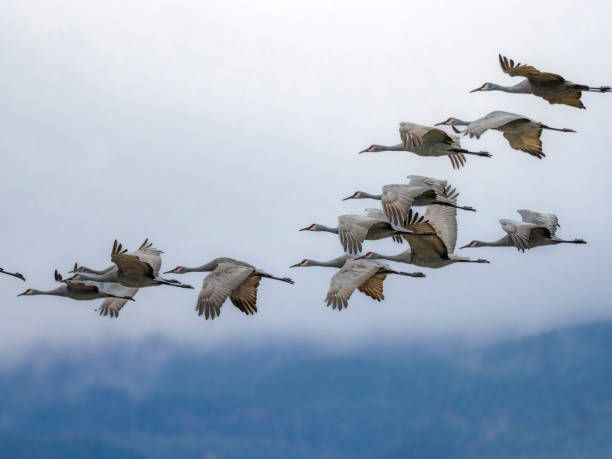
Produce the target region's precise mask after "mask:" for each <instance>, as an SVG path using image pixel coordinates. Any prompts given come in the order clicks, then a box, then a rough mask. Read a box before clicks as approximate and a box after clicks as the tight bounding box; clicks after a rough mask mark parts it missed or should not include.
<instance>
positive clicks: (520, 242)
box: [499, 219, 536, 252]
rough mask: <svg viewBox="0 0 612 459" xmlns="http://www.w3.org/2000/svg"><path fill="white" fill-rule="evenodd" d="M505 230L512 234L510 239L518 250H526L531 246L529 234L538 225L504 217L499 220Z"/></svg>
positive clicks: (509, 234)
mask: <svg viewBox="0 0 612 459" xmlns="http://www.w3.org/2000/svg"><path fill="white" fill-rule="evenodd" d="M499 223H500V224H501V227H502V228H503V230H504V231H505V232H506V233H508V236H510V241H511V242H512V245H514V246H515V247H516V248H517V250H519V251H520V252H524V251H525V250H528V249H530V248H531V245H530V244H529V236H530V234H531V230H532V229H533V228H536V225H534V224H532V223H525V222H517V221H514V220H507V219H502V220H500V221H499Z"/></svg>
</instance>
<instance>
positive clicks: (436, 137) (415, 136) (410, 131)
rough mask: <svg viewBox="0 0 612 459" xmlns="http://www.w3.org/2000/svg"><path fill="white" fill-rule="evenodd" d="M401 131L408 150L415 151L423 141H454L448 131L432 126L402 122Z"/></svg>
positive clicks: (449, 142)
mask: <svg viewBox="0 0 612 459" xmlns="http://www.w3.org/2000/svg"><path fill="white" fill-rule="evenodd" d="M399 131H400V137H401V139H402V143H403V144H404V148H405V149H407V150H408V151H413V150H414V149H415V148H417V147H419V146H420V145H421V144H422V143H423V142H443V143H448V144H451V143H453V139H452V137H450V136H449V135H448V134H447V133H446V132H444V131H443V130H442V129H438V128H435V127H431V126H421V125H420V124H415V123H408V122H401V123H400V128H399Z"/></svg>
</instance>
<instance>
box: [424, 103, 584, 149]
mask: <svg viewBox="0 0 612 459" xmlns="http://www.w3.org/2000/svg"><path fill="white" fill-rule="evenodd" d="M441 125H445V126H451V127H452V128H453V130H454V131H455V132H456V133H463V135H467V136H468V137H470V138H472V137H476V138H477V139H480V136H481V135H482V134H484V133H485V132H486V131H488V130H489V129H495V130H496V131H500V132H501V133H502V134H503V135H504V137H505V138H506V140H507V141H508V143H509V144H510V146H511V147H512V148H514V149H515V150H519V151H524V152H525V153H529V154H530V155H532V156H535V157H536V158H539V159H542V158H543V157H544V156H546V155H545V154H544V152H543V151H542V140H541V139H540V136H541V135H542V130H543V129H548V130H551V131H559V132H576V131H574V130H573V129H567V128H553V127H550V126H547V125H546V124H544V123H540V122H539V121H534V120H532V119H529V118H527V117H526V116H522V115H517V114H515V113H508V112H502V111H495V112H491V113H488V114H487V115H485V116H483V117H482V118H478V119H477V120H474V121H463V120H460V119H459V118H448V119H447V120H446V121H442V122H441V123H438V124H436V126H441ZM456 126H466V128H465V130H463V131H459V130H458V129H457V128H456Z"/></svg>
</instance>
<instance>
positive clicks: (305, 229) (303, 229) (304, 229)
mask: <svg viewBox="0 0 612 459" xmlns="http://www.w3.org/2000/svg"><path fill="white" fill-rule="evenodd" d="M308 228H310V226H307V227H306V228H302V229H300V230H299V231H308Z"/></svg>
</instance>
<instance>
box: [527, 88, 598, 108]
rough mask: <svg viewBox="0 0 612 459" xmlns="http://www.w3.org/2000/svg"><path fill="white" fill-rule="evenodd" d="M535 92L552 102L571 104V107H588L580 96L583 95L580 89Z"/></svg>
mask: <svg viewBox="0 0 612 459" xmlns="http://www.w3.org/2000/svg"><path fill="white" fill-rule="evenodd" d="M534 94H536V95H537V96H540V97H541V98H542V99H544V100H547V101H548V102H549V103H550V104H563V105H569V106H570V107H576V108H586V107H585V106H584V104H583V103H582V101H581V100H580V97H582V92H580V91H578V90H575V91H566V92H559V93H557V92H555V93H553V92H547V93H544V94H542V93H540V92H536V91H534Z"/></svg>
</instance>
